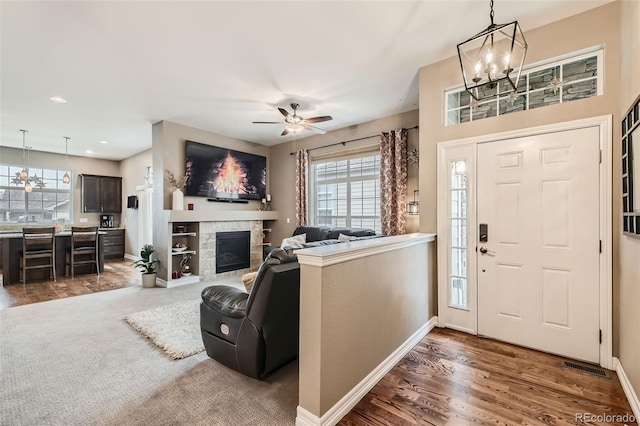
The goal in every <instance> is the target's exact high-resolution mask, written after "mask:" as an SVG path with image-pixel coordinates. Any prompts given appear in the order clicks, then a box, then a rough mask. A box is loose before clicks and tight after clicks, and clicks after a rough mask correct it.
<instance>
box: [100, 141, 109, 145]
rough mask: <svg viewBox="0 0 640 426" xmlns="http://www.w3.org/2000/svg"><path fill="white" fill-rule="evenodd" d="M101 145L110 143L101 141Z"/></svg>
mask: <svg viewBox="0 0 640 426" xmlns="http://www.w3.org/2000/svg"><path fill="white" fill-rule="evenodd" d="M100 143H103V144H105V145H106V144H108V143H109V141H100Z"/></svg>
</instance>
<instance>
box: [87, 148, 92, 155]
mask: <svg viewBox="0 0 640 426" xmlns="http://www.w3.org/2000/svg"><path fill="white" fill-rule="evenodd" d="M85 152H86V153H87V154H93V151H91V150H90V149H88V150H86V151H85Z"/></svg>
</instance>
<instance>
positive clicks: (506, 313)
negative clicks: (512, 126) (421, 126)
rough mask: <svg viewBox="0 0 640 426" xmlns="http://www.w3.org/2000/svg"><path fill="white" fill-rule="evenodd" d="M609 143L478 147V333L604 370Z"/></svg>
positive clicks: (570, 138) (542, 141)
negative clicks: (603, 246) (604, 181)
mask: <svg viewBox="0 0 640 426" xmlns="http://www.w3.org/2000/svg"><path fill="white" fill-rule="evenodd" d="M599 145H600V144H599V128H598V127H588V128H582V129H575V130H567V131H561V132H556V133H547V134H542V135H538V136H528V137H522V138H516V139H511V140H503V141H497V142H490V143H483V144H478V145H477V147H478V148H477V149H478V151H477V194H478V195H477V226H478V228H477V229H478V230H479V232H478V233H477V248H478V252H477V277H478V288H477V297H478V311H477V312H478V334H480V335H484V336H488V337H491V338H495V339H498V340H502V341H507V342H511V343H515V344H518V345H522V346H526V347H530V348H534V349H539V350H542V351H545V352H551V353H555V354H558V355H562V356H567V357H571V358H576V359H581V360H585V361H590V362H596V363H597V362H599V359H600V356H599V350H600V346H599V319H600V317H599V308H600V300H599V275H600V274H599V256H600V245H599V238H600V237H599V235H600V232H599V220H600V218H599V211H600V204H599V203H600V200H599V162H600V160H599V156H600V146H599ZM483 224H486V241H483V235H482V234H484V232H483Z"/></svg>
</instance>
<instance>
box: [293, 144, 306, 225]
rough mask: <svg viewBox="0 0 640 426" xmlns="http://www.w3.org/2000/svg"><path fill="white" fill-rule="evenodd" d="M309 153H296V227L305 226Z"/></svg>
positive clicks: (304, 151)
mask: <svg viewBox="0 0 640 426" xmlns="http://www.w3.org/2000/svg"><path fill="white" fill-rule="evenodd" d="M308 174H309V151H307V150H306V149H303V150H300V151H298V152H297V153H296V226H307V177H308Z"/></svg>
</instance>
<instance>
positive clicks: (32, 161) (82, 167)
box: [0, 147, 120, 225]
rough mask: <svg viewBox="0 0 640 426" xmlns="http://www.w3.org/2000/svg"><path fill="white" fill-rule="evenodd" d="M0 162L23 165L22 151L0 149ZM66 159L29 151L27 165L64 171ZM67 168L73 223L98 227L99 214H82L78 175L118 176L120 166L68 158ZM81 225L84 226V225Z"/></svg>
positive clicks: (102, 161) (117, 163)
mask: <svg viewBox="0 0 640 426" xmlns="http://www.w3.org/2000/svg"><path fill="white" fill-rule="evenodd" d="M0 159H1V160H0V161H1V162H2V163H5V164H16V165H21V164H23V160H22V150H21V149H16V148H7V147H0ZM66 164H67V163H66V158H65V156H64V155H61V154H52V153H49V152H41V151H31V153H30V154H29V165H30V166H33V167H44V168H53V169H59V170H64V169H66V168H67V165H66ZM69 168H70V169H71V172H72V173H71V177H72V179H73V198H72V200H73V201H72V202H73V222H74V224H75V225H80V219H81V218H86V219H87V223H86V224H87V225H99V222H100V214H99V213H82V210H81V207H82V200H81V194H82V193H81V185H80V176H79V175H80V174H82V173H87V174H92V175H104V176H120V164H119V162H117V161H111V160H98V159H95V158H88V157H75V156H71V155H70V156H69ZM114 216H115V217H114V220H115V222H116V223H119V222H120V215H114ZM82 225H85V224H84V223H83V224H82Z"/></svg>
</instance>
